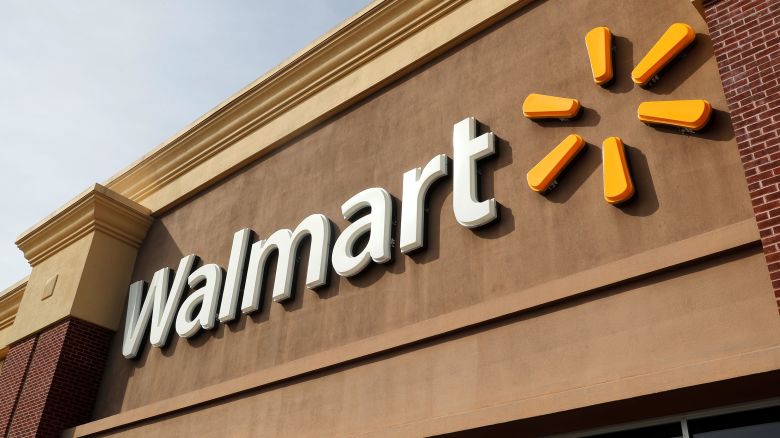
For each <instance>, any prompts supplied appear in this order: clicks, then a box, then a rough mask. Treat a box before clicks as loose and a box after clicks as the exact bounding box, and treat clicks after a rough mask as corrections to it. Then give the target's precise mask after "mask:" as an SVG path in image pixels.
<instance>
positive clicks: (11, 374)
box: [0, 337, 36, 437]
mask: <svg viewBox="0 0 780 438" xmlns="http://www.w3.org/2000/svg"><path fill="white" fill-rule="evenodd" d="M35 341H36V338H35V337H32V338H28V339H26V340H24V341H22V342H19V343H18V344H15V345H13V346H12V347H11V348H10V349H9V350H8V356H6V358H5V362H4V363H3V369H2V370H0V436H3V437H4V436H8V426H9V425H10V424H11V417H12V416H13V413H14V411H15V410H16V404H17V403H18V401H19V394H20V393H21V391H22V384H23V383H24V380H25V377H26V376H27V370H28V368H29V366H30V359H32V355H33V349H34V348H35Z"/></svg>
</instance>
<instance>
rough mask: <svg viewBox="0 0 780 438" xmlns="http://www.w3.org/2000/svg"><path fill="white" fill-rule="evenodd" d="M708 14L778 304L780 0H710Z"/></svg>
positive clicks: (779, 238) (779, 280)
mask: <svg viewBox="0 0 780 438" xmlns="http://www.w3.org/2000/svg"><path fill="white" fill-rule="evenodd" d="M704 15H705V19H706V21H707V25H708V26H709V29H710V38H711V39H712V45H713V47H714V50H715V57H716V59H717V61H718V69H719V70H720V76H721V80H722V82H723V90H724V92H725V94H726V100H727V101H728V105H729V111H730V112H731V119H732V122H733V123H734V132H735V134H736V139H737V147H738V148H739V153H740V156H741V158H742V165H743V166H744V169H745V177H746V178H747V182H748V190H749V191H750V197H751V199H752V202H753V212H754V213H755V216H756V222H757V223H758V229H759V231H760V233H761V242H762V245H763V247H764V255H765V257H766V261H767V266H768V267H769V275H770V278H771V279H772V286H773V287H774V290H775V299H777V300H778V303H777V304H778V310H780V1H776V0H709V1H705V2H704Z"/></svg>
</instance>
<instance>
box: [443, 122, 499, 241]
mask: <svg viewBox="0 0 780 438" xmlns="http://www.w3.org/2000/svg"><path fill="white" fill-rule="evenodd" d="M476 135H477V121H476V120H475V119H474V118H473V117H469V118H467V119H464V120H461V121H460V122H458V123H456V124H455V126H454V127H453V130H452V148H453V157H454V158H453V162H454V165H453V167H454V168H453V171H452V173H453V183H452V185H453V188H452V206H453V209H454V211H455V219H456V220H457V221H458V223H459V224H461V225H463V226H464V227H468V228H474V227H479V226H481V225H484V224H487V223H489V222H491V221H493V220H494V219H496V217H498V213H497V211H496V200H495V199H493V198H491V199H488V200H485V201H482V202H480V201H479V200H477V178H479V176H478V175H477V160H479V159H480V158H484V157H487V156H490V155H493V154H494V153H495V152H496V147H495V137H494V136H493V133H492V132H488V133H485V134H482V135H480V136H479V137H476ZM475 137H476V138H475Z"/></svg>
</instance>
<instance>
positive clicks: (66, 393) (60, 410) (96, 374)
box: [0, 317, 113, 437]
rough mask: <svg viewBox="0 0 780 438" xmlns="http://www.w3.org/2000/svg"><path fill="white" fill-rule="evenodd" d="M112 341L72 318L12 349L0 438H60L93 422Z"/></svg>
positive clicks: (1, 382)
mask: <svg viewBox="0 0 780 438" xmlns="http://www.w3.org/2000/svg"><path fill="white" fill-rule="evenodd" d="M112 336H113V332H112V331H111V330H108V329H105V328H102V327H100V326H97V325H94V324H91V323H88V322H85V321H82V320H79V319H76V318H72V317H71V318H67V319H65V320H63V321H61V322H59V323H56V324H54V325H52V326H50V327H48V328H46V329H44V330H43V331H42V332H40V333H38V334H37V335H34V336H33V337H31V338H28V339H27V340H25V341H23V342H21V343H19V344H16V345H14V346H12V347H11V349H10V350H9V353H8V358H7V362H6V363H5V366H4V369H3V371H2V373H1V374H0V436H8V437H58V436H59V435H60V433H61V432H62V431H63V430H64V429H67V428H69V427H73V426H76V425H79V424H82V423H85V422H87V421H89V420H90V419H91V415H92V408H93V404H94V402H95V397H96V395H97V391H98V387H99V385H100V379H101V377H102V373H103V366H104V364H105V361H106V356H107V354H108V349H109V345H110V343H111V338H112ZM6 383H8V385H6Z"/></svg>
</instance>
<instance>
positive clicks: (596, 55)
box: [585, 26, 613, 85]
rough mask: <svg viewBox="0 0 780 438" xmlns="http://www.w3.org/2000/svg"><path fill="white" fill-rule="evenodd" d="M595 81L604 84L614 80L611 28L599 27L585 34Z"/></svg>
mask: <svg viewBox="0 0 780 438" xmlns="http://www.w3.org/2000/svg"><path fill="white" fill-rule="evenodd" d="M585 46H587V48H588V58H590V69H591V71H592V72H593V81H594V82H596V84H597V85H604V84H606V83H608V82H609V81H611V80H612V75H613V71H612V33H611V32H610V31H609V28H606V27H603V26H602V27H597V28H594V29H591V31H590V32H588V33H587V34H586V35H585Z"/></svg>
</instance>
